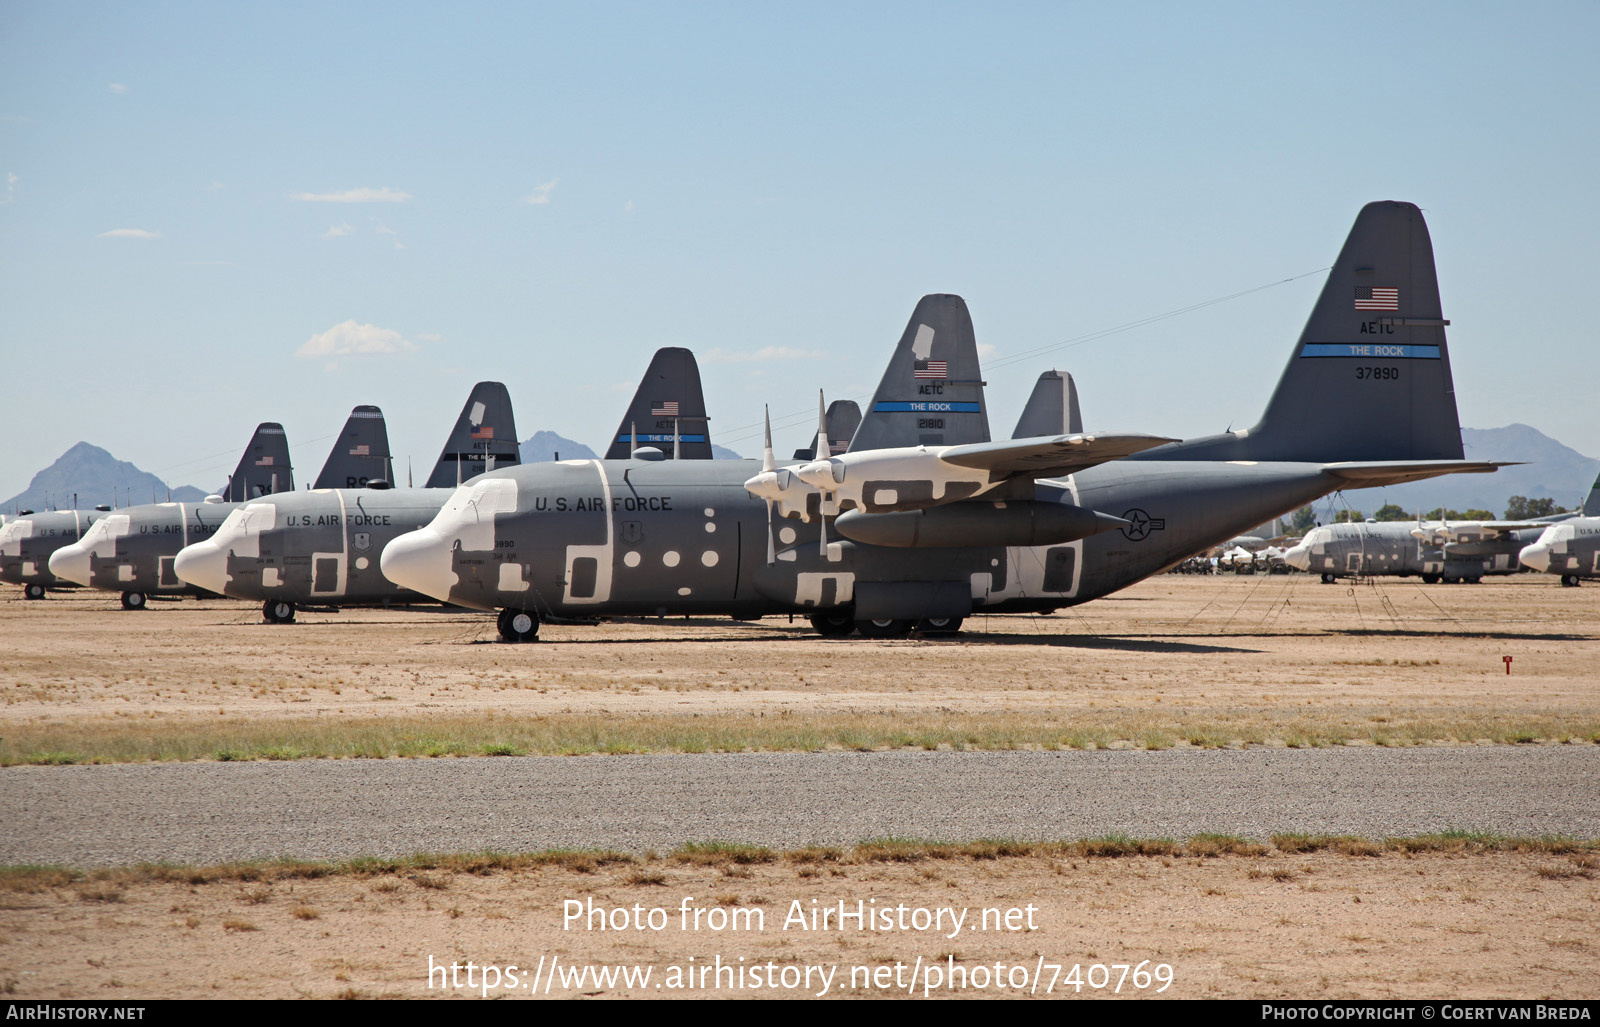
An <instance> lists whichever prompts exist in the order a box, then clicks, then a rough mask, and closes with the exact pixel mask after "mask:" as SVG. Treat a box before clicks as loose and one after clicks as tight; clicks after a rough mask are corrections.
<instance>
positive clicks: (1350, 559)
mask: <svg viewBox="0 0 1600 1027" xmlns="http://www.w3.org/2000/svg"><path fill="white" fill-rule="evenodd" d="M1417 530H1419V529H1418V526H1417V525H1416V524H1414V523H1411V522H1409V521H1378V522H1361V521H1357V522H1354V523H1349V524H1325V525H1322V526H1321V527H1318V528H1312V529H1311V530H1310V531H1308V532H1306V535H1305V537H1304V538H1303V539H1301V540H1300V542H1299V544H1297V545H1295V546H1294V547H1293V548H1291V549H1290V550H1289V551H1288V552H1286V553H1285V554H1284V561H1285V562H1286V563H1288V564H1289V566H1291V567H1294V568H1297V569H1299V570H1303V571H1310V572H1311V573H1313V574H1321V575H1323V576H1324V579H1328V578H1330V577H1331V578H1348V577H1383V576H1398V577H1410V576H1411V575H1421V576H1422V578H1423V580H1424V581H1428V582H1430V583H1431V582H1432V581H1437V580H1439V579H1441V578H1442V579H1444V580H1446V581H1454V580H1461V581H1476V580H1477V579H1479V578H1481V577H1484V576H1486V575H1492V574H1515V573H1516V572H1517V569H1518V568H1517V554H1518V552H1519V551H1521V549H1522V547H1523V546H1525V545H1527V544H1528V543H1529V542H1531V541H1532V540H1533V539H1534V538H1537V537H1538V535H1539V530H1538V529H1533V530H1531V531H1517V532H1510V533H1508V534H1506V535H1504V536H1502V537H1499V538H1493V539H1487V540H1483V541H1478V542H1468V543H1445V544H1443V545H1440V544H1436V543H1433V542H1432V541H1431V540H1428V539H1419V538H1417V537H1416V536H1415V535H1414V534H1412V533H1413V532H1414V531H1417Z"/></svg>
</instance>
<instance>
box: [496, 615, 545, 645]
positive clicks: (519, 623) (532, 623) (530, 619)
mask: <svg viewBox="0 0 1600 1027" xmlns="http://www.w3.org/2000/svg"><path fill="white" fill-rule="evenodd" d="M496 623H497V624H498V625H499V627H500V637H501V638H503V639H505V640H506V641H507V642H532V641H533V640H534V639H535V638H538V637H539V617H538V615H537V614H532V613H528V612H527V611H526V610H501V611H500V616H499V617H498V618H497V620H496Z"/></svg>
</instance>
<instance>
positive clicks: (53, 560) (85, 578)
mask: <svg viewBox="0 0 1600 1027" xmlns="http://www.w3.org/2000/svg"><path fill="white" fill-rule="evenodd" d="M50 573H51V574H54V575H55V576H56V577H58V578H65V579H66V580H68V581H76V582H77V583H78V584H80V585H87V584H89V548H88V547H87V546H85V545H84V544H83V543H81V542H74V543H73V544H72V545H70V546H62V547H61V548H60V549H57V550H56V551H55V552H53V553H51V554H50Z"/></svg>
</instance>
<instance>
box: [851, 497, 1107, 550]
mask: <svg viewBox="0 0 1600 1027" xmlns="http://www.w3.org/2000/svg"><path fill="white" fill-rule="evenodd" d="M1127 523H1128V522H1127V521H1125V520H1123V519H1122V518H1121V517H1112V516H1110V515H1109V514H1103V513H1100V512H1098V511H1096V510H1086V509H1084V508H1083V507H1081V506H1071V505H1069V504H1066V503H1041V502H1037V501H1035V500H1007V501H1005V502H993V503H986V502H983V501H981V500H969V501H967V502H962V503H951V504H949V505H946V506H935V507H929V508H928V509H926V510H900V511H894V512H891V513H865V512H863V511H861V510H850V511H847V512H845V513H842V514H840V515H839V516H838V518H837V519H835V520H834V522H833V527H834V530H835V531H837V532H838V533H839V534H841V535H843V536H844V537H845V538H847V539H850V540H851V541H854V542H861V543H864V544H866V545H872V546H892V547H894V548H896V549H955V548H960V547H962V546H1053V545H1059V544H1060V543H1063V542H1073V541H1076V540H1077V539H1080V538H1088V537H1089V536H1090V535H1098V534H1100V533H1101V532H1103V531H1115V530H1116V529H1118V528H1121V527H1124V526H1126V525H1127Z"/></svg>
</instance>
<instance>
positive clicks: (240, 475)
mask: <svg viewBox="0 0 1600 1027" xmlns="http://www.w3.org/2000/svg"><path fill="white" fill-rule="evenodd" d="M293 491H294V466H293V465H292V464H291V462H290V460H289V437H288V436H287V435H285V434H284V431H283V425H281V424H278V423H276V422H274V421H266V422H263V423H261V424H258V425H256V433H255V434H254V435H253V436H251V438H250V444H249V445H248V446H246V447H245V448H244V455H243V456H241V457H240V458H239V466H238V467H235V468H234V469H233V475H232V477H230V478H229V479H228V485H227V488H226V489H225V493H226V495H225V496H224V498H226V499H227V500H228V501H229V502H234V503H242V502H244V501H246V500H249V499H255V498H256V497H257V496H265V495H269V494H271V493H273V492H293Z"/></svg>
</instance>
